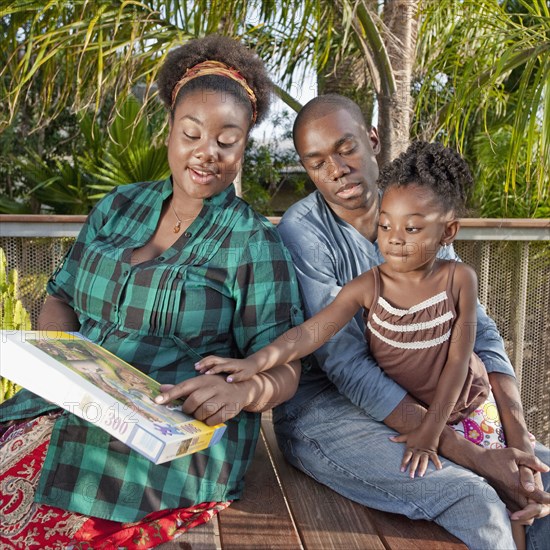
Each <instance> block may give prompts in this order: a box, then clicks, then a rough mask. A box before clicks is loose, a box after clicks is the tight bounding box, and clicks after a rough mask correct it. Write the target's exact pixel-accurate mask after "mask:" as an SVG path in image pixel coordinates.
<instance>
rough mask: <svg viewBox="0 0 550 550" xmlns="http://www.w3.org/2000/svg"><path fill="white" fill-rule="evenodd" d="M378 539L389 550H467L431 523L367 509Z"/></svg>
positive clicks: (454, 538)
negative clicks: (389, 549) (378, 536)
mask: <svg viewBox="0 0 550 550" xmlns="http://www.w3.org/2000/svg"><path fill="white" fill-rule="evenodd" d="M368 513H369V515H370V517H371V518H372V519H371V521H373V522H374V523H375V525H376V528H377V531H378V534H379V535H380V538H381V539H382V540H383V541H384V543H385V545H386V546H387V548H391V550H468V549H467V547H466V545H465V544H463V543H462V542H461V541H460V540H458V539H457V538H456V537H454V536H453V535H451V534H450V533H449V532H447V531H445V529H443V527H440V526H439V525H437V523H433V522H431V521H424V520H412V519H409V518H407V517H405V516H401V515H399V514H390V513H388V512H381V511H380V510H374V509H372V508H369V509H368Z"/></svg>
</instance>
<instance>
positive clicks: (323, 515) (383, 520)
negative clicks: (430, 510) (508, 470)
mask: <svg viewBox="0 0 550 550" xmlns="http://www.w3.org/2000/svg"><path fill="white" fill-rule="evenodd" d="M264 417H265V418H264V419H263V421H262V427H263V430H264V433H265V434H266V438H267V441H268V446H269V450H270V452H271V453H272V457H273V460H274V462H275V467H276V469H277V470H278V472H279V477H280V479H283V480H284V481H283V482H282V483H283V487H284V490H285V493H286V496H287V500H288V503H289V506H290V509H291V511H292V514H293V517H294V521H295V523H296V525H297V528H298V531H299V533H300V536H301V537H302V540H303V541H304V546H305V547H306V548H311V549H312V550H317V549H319V548H322V549H323V550H325V548H326V549H332V548H334V549H340V548H341V549H342V550H343V549H348V548H349V549H358V550H363V549H365V548H369V550H370V549H371V548H372V549H373V550H374V549H376V548H387V549H391V550H417V549H418V550H467V549H466V546H465V545H464V544H462V543H461V542H460V541H459V540H458V539H457V538H455V537H454V536H453V535H451V534H450V533H448V532H447V531H445V529H443V528H442V527H440V526H439V525H437V524H435V523H433V522H429V521H420V520H418V521H417V520H411V519H408V518H407V517H405V516H401V515H398V514H390V513H387V512H381V511H378V510H373V509H371V508H367V507H365V506H362V505H361V504H358V503H356V502H353V501H351V500H348V499H346V498H344V497H342V496H341V495H339V494H338V493H336V492H334V491H332V490H331V489H329V488H328V487H325V486H324V485H321V484H319V483H317V482H316V481H314V480H313V479H311V478H309V477H308V476H307V475H305V474H303V473H302V472H300V471H299V470H297V469H296V468H293V467H292V466H290V465H289V464H288V463H287V462H286V460H285V459H284V457H283V455H282V453H281V451H280V450H279V448H278V446H277V441H276V438H275V434H274V432H273V426H272V425H271V419H270V418H269V416H268V415H265V414H264ZM306 495H307V496H308V498H307V500H306Z"/></svg>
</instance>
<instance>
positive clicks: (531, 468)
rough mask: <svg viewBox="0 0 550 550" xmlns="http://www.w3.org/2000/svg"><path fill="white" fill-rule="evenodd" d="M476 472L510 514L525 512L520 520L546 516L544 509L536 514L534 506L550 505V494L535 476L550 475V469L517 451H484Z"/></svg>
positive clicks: (536, 459)
mask: <svg viewBox="0 0 550 550" xmlns="http://www.w3.org/2000/svg"><path fill="white" fill-rule="evenodd" d="M472 469H473V470H474V471H475V472H476V473H478V474H479V475H481V476H483V477H484V478H485V479H487V481H489V483H490V484H491V486H492V487H493V488H494V489H495V490H496V491H497V493H498V494H499V496H500V498H501V499H502V500H503V501H504V502H505V504H506V506H507V507H508V509H509V510H511V511H512V512H514V513H516V512H518V513H519V512H522V511H523V512H525V513H524V514H520V517H527V516H529V515H530V514H533V513H534V514H535V515H532V517H533V518H534V517H538V514H539V513H542V514H543V515H546V513H544V508H542V509H540V510H539V509H537V510H533V506H532V505H531V504H530V503H531V502H533V503H537V504H538V505H548V504H550V494H549V493H546V492H545V491H544V490H543V489H542V485H541V484H540V479H539V482H538V483H537V479H536V473H535V477H534V476H533V472H548V471H549V468H548V466H546V465H545V464H543V463H542V462H541V461H540V460H539V459H538V458H537V457H535V456H534V455H532V454H530V453H525V452H523V451H519V450H518V449H513V448H507V449H483V454H482V458H481V459H480V460H479V461H478V462H477V463H476V464H475V467H473V468H472ZM539 478H540V476H539ZM513 519H517V518H515V517H513Z"/></svg>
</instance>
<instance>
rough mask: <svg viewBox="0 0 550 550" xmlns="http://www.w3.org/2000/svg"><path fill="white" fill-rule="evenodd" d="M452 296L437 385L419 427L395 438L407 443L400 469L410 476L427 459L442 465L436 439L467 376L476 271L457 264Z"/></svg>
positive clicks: (473, 325) (473, 329)
mask: <svg viewBox="0 0 550 550" xmlns="http://www.w3.org/2000/svg"><path fill="white" fill-rule="evenodd" d="M452 293H453V296H452V299H454V300H455V303H456V307H455V310H456V320H455V323H454V324H453V328H452V332H451V336H450V340H451V341H450V345H449V352H448V355H447V361H446V363H445V366H444V368H443V371H442V373H441V377H440V379H439V381H438V383H437V388H436V391H435V394H434V397H433V399H432V403H431V405H430V406H429V408H428V411H427V413H426V416H425V417H424V419H423V421H422V423H421V424H420V426H419V427H418V428H417V429H416V430H413V431H412V432H409V433H407V434H404V435H401V436H398V437H395V438H394V441H399V442H406V443H407V449H406V451H405V454H404V455H403V461H402V463H401V470H402V471H405V470H406V469H407V466H408V467H409V475H410V476H411V477H414V475H415V472H416V471H417V469H418V474H419V475H420V476H423V475H424V473H425V471H426V468H427V466H428V462H429V460H432V462H433V463H434V464H435V465H436V466H437V467H438V468H441V463H440V461H439V458H438V456H437V449H438V446H439V438H440V436H441V432H442V431H443V429H444V428H445V426H446V424H447V421H448V420H449V416H450V414H451V412H452V411H453V409H454V407H455V405H456V402H457V400H458V398H459V396H460V393H461V391H462V388H463V387H464V383H465V381H466V377H467V375H468V365H469V362H470V356H471V355H472V352H473V349H474V341H475V334H476V304H477V277H476V274H475V271H474V270H473V269H472V268H471V267H469V266H467V265H465V264H457V265H456V268H455V274H454V279H453V289H452Z"/></svg>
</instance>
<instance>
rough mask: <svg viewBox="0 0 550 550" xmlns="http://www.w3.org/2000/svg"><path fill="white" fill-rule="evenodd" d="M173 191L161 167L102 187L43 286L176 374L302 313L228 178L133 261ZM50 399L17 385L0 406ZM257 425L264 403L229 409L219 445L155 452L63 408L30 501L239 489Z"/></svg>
mask: <svg viewBox="0 0 550 550" xmlns="http://www.w3.org/2000/svg"><path fill="white" fill-rule="evenodd" d="M171 193H172V183H171V180H170V178H168V179H167V180H165V181H161V182H154V183H139V184H131V185H125V186H120V187H119V188H117V189H116V190H114V191H113V192H111V193H110V194H109V195H108V196H107V197H105V199H103V200H102V201H101V202H100V203H99V204H98V205H97V206H96V207H95V209H94V210H93V211H92V212H91V214H90V216H89V217H88V220H87V222H86V224H85V226H84V227H83V229H82V231H81V232H80V235H79V236H78V238H77V240H76V242H75V244H74V246H73V247H72V249H71V250H70V251H69V253H68V255H67V256H66V258H65V260H64V261H63V262H62V264H61V265H60V267H59V268H58V269H57V271H56V272H55V273H54V275H53V276H52V278H51V280H50V281H49V283H48V292H49V293H50V294H53V295H55V296H57V297H60V298H62V299H64V300H65V301H67V302H68V303H69V304H70V305H71V306H72V307H73V308H74V310H75V312H76V313H77V315H78V317H79V320H80V324H81V333H82V334H83V335H84V336H86V337H88V338H90V339H91V340H93V341H95V342H97V343H99V344H101V345H102V346H104V347H105V348H107V349H108V350H110V351H111V352H113V353H114V354H116V355H118V356H119V357H121V358H123V359H124V360H126V361H128V362H129V363H131V364H133V365H134V366H136V367H138V368H139V369H141V370H143V371H144V372H146V373H147V374H149V375H150V376H152V377H154V378H155V379H157V380H158V381H160V382H161V383H170V384H175V383H178V382H181V381H183V380H185V379H188V378H191V377H193V376H196V375H197V374H196V372H195V370H194V363H195V362H196V361H197V360H198V358H200V357H202V356H204V355H209V354H216V355H221V356H233V357H243V356H246V355H249V354H250V353H252V352H254V351H256V350H258V349H260V348H261V347H263V346H265V345H266V344H268V343H269V342H271V341H272V340H273V339H274V338H276V337H277V336H278V335H280V334H281V333H283V332H284V331H286V330H288V329H289V328H291V327H292V326H294V325H295V324H297V323H299V322H301V320H302V317H301V309H300V307H299V306H300V298H299V294H298V286H297V282H296V279H295V274H294V271H293V268H292V263H291V260H290V257H289V255H288V253H287V251H286V250H285V249H284V247H283V246H282V244H281V241H280V239H279V237H278V234H277V232H276V231H275V230H274V228H273V226H271V224H269V223H268V222H267V221H265V220H264V219H263V218H262V217H260V216H258V215H257V214H256V213H254V211H253V210H252V209H251V208H250V207H249V206H248V205H247V204H246V203H245V202H244V201H242V200H241V199H239V198H237V197H236V196H235V191H234V188H233V186H230V187H229V188H228V189H226V190H225V191H224V192H222V193H220V194H219V195H217V196H215V197H212V198H211V199H208V200H206V201H205V204H204V207H203V209H202V211H201V213H200V215H199V216H198V218H197V219H196V220H195V221H194V222H193V224H192V225H191V226H190V227H189V228H188V229H187V231H185V232H184V233H182V235H181V236H180V238H179V239H178V240H177V242H176V243H175V244H174V245H173V246H172V247H171V248H169V249H168V250H166V251H165V252H164V253H163V254H162V256H160V257H158V258H155V259H154V260H151V261H147V262H144V263H141V264H138V265H133V264H132V262H131V253H132V250H133V249H134V248H138V247H141V246H143V245H144V244H145V243H146V242H147V241H148V240H149V239H150V238H151V237H152V235H153V233H154V231H155V229H156V227H157V224H158V221H159V217H160V213H161V208H162V204H163V201H165V200H166V199H167V198H168V197H170V195H171ZM48 328H50V329H52V330H59V329H63V328H64V327H62V326H51V327H48ZM51 408H52V406H51V405H49V404H48V403H47V402H45V401H44V400H42V399H40V398H38V397H36V396H34V395H33V394H31V393H30V392H27V391H21V392H20V393H19V394H17V395H16V396H15V398H14V399H12V400H10V401H8V402H7V403H5V404H4V405H2V407H0V418H1V419H2V420H10V419H15V418H23V417H26V416H32V415H35V414H37V413H43V412H46V411H47V410H49V409H51ZM258 432H259V415H258V414H254V413H247V412H244V411H243V412H241V413H240V414H239V415H238V416H237V417H236V418H234V419H232V420H229V421H228V422H227V431H226V433H225V434H224V436H223V438H222V441H221V442H220V443H218V444H217V445H215V446H213V447H212V448H210V449H207V450H205V451H202V452H199V453H195V454H193V455H190V456H187V457H183V458H180V459H177V460H174V461H171V462H168V463H165V464H160V465H154V464H153V463H151V462H149V461H148V460H147V459H146V458H144V457H142V456H141V455H139V454H138V453H136V452H134V451H132V450H130V449H129V448H128V447H126V446H125V445H124V444H122V443H120V442H119V441H117V440H116V439H113V438H111V437H110V436H109V435H108V434H107V433H106V432H104V431H103V430H101V429H98V428H96V427H95V426H94V425H92V424H90V423H88V422H86V421H84V420H81V419H79V418H78V417H76V416H74V415H72V414H69V413H67V412H64V413H63V414H62V416H61V417H60V418H59V419H58V421H57V423H56V425H55V428H54V431H53V434H52V439H51V443H50V446H49V450H48V454H47V457H46V461H45V463H44V468H43V471H42V474H41V477H40V482H39V486H38V491H37V494H36V499H35V500H36V501H37V502H41V503H44V504H48V505H50V506H56V507H59V508H63V509H65V510H71V511H75V512H79V513H82V514H85V515H87V516H96V517H101V518H106V519H111V520H115V521H121V522H130V521H137V520H139V519H140V518H142V517H143V516H145V515H147V514H148V513H150V512H152V511H155V510H162V509H168V508H180V507H187V506H190V505H192V504H195V503H199V502H210V501H225V500H232V499H236V498H239V496H240V494H241V491H242V487H243V476H244V474H245V472H246V469H247V467H248V466H249V463H250V461H251V458H252V455H253V453H254V449H255V446H256V440H257V437H258Z"/></svg>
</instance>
